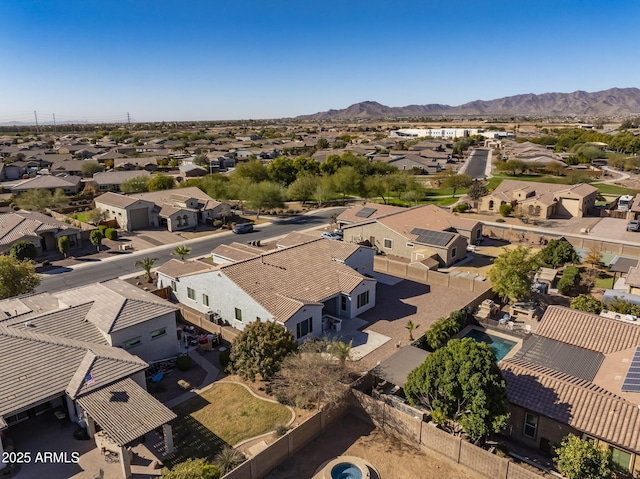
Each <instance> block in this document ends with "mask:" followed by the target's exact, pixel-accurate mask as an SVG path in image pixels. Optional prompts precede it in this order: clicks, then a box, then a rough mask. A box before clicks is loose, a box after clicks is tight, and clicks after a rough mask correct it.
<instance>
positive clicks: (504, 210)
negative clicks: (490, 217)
mask: <svg viewBox="0 0 640 479" xmlns="http://www.w3.org/2000/svg"><path fill="white" fill-rule="evenodd" d="M499 211H500V215H501V216H505V217H506V216H509V215H510V214H511V212H512V211H513V206H511V205H510V204H509V203H503V204H501V205H500V209H499Z"/></svg>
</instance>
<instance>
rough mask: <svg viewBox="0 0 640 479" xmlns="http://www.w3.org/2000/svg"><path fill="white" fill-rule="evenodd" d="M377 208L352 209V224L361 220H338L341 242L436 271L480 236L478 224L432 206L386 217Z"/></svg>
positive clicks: (407, 210) (463, 253)
mask: <svg viewBox="0 0 640 479" xmlns="http://www.w3.org/2000/svg"><path fill="white" fill-rule="evenodd" d="M379 206H382V205H375V206H374V205H370V206H364V207H360V206H356V207H353V208H351V210H353V211H351V212H349V213H348V216H347V215H345V216H346V217H347V218H348V219H349V220H351V221H353V220H354V219H356V218H358V219H360V221H357V222H356V221H354V222H352V223H350V224H347V223H343V222H342V221H341V220H340V217H339V219H338V221H339V222H340V224H341V225H342V229H343V230H344V240H345V241H351V242H355V243H363V242H366V244H369V245H371V246H374V247H375V248H376V249H377V250H378V251H379V252H381V253H383V254H387V255H394V256H399V257H401V258H407V259H409V260H411V261H412V262H414V263H419V264H422V265H423V266H425V267H428V268H430V269H435V268H438V267H448V266H451V265H452V264H454V263H456V262H457V261H460V260H461V259H463V258H464V257H465V256H466V249H467V246H468V245H469V244H473V243H476V242H477V241H478V240H479V239H480V238H481V236H482V224H481V223H480V222H479V221H475V220H470V219H466V218H461V217H459V216H457V215H454V214H452V213H449V212H447V211H445V210H443V209H442V208H439V207H437V206H435V205H424V206H416V207H414V208H409V209H407V208H400V211H391V212H388V213H386V214H378V208H377V207H379ZM391 208H393V207H391ZM386 209H387V210H389V209H390V208H389V207H387V208H386ZM345 213H346V212H345ZM343 215H344V213H343ZM340 216H342V215H340Z"/></svg>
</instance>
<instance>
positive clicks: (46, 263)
mask: <svg viewBox="0 0 640 479" xmlns="http://www.w3.org/2000/svg"><path fill="white" fill-rule="evenodd" d="M49 265H51V261H49V260H48V259H45V260H44V261H43V262H42V266H49Z"/></svg>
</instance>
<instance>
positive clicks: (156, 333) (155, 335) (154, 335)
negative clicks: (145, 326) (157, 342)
mask: <svg viewBox="0 0 640 479" xmlns="http://www.w3.org/2000/svg"><path fill="white" fill-rule="evenodd" d="M165 334H167V328H160V329H156V330H155V331H151V339H155V338H159V337H160V336H164V335H165Z"/></svg>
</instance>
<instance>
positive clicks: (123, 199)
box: [95, 192, 140, 208]
mask: <svg viewBox="0 0 640 479" xmlns="http://www.w3.org/2000/svg"><path fill="white" fill-rule="evenodd" d="M95 201H96V203H104V204H105V205H110V206H117V207H118V208H126V207H127V206H131V205H133V204H135V203H137V202H138V201H140V199H139V198H132V197H130V196H127V195H122V194H118V193H111V192H109V193H105V194H103V195H100V196H98V197H97V198H96V199H95Z"/></svg>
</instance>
